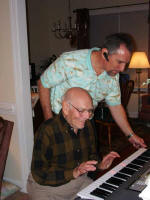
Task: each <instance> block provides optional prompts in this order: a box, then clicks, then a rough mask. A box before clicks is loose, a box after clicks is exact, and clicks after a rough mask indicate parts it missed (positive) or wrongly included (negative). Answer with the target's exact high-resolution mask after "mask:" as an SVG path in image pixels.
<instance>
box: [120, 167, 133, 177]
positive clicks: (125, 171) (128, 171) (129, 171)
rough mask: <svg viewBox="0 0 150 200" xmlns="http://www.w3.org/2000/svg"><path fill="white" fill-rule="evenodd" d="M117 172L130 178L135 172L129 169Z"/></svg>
mask: <svg viewBox="0 0 150 200" xmlns="http://www.w3.org/2000/svg"><path fill="white" fill-rule="evenodd" d="M119 172H121V173H123V174H127V175H128V174H129V175H130V176H131V175H133V174H134V173H135V172H136V171H135V170H133V169H130V168H126V167H125V168H123V169H122V170H120V171H119Z"/></svg>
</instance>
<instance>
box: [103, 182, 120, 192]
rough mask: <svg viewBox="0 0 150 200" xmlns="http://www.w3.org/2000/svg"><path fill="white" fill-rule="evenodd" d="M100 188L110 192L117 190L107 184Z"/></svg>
mask: <svg viewBox="0 0 150 200" xmlns="http://www.w3.org/2000/svg"><path fill="white" fill-rule="evenodd" d="M100 188H104V189H107V190H110V191H112V192H113V191H115V190H116V189H117V187H114V186H113V185H109V184H107V183H103V184H102V185H100Z"/></svg>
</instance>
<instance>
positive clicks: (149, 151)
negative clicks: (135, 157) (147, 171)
mask: <svg viewBox="0 0 150 200" xmlns="http://www.w3.org/2000/svg"><path fill="white" fill-rule="evenodd" d="M141 156H146V157H149V158H150V149H148V150H147V151H145V152H144V153H142V154H141Z"/></svg>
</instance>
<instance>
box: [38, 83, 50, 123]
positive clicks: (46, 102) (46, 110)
mask: <svg viewBox="0 0 150 200" xmlns="http://www.w3.org/2000/svg"><path fill="white" fill-rule="evenodd" d="M38 89H39V97H40V103H41V106H42V110H43V115H44V118H45V120H47V119H49V118H52V117H53V114H52V110H51V104H50V89H49V88H44V87H43V85H42V83H41V80H38Z"/></svg>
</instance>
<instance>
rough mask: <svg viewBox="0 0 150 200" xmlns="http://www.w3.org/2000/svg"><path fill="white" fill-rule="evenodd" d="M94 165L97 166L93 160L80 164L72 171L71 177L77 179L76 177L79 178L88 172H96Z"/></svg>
mask: <svg viewBox="0 0 150 200" xmlns="http://www.w3.org/2000/svg"><path fill="white" fill-rule="evenodd" d="M96 164H97V161H95V160H90V161H87V162H83V163H81V164H80V165H79V166H78V167H76V168H75V169H74V170H73V177H74V178H77V177H78V176H80V175H82V174H84V173H87V172H89V171H95V170H96V167H95V165H96Z"/></svg>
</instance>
